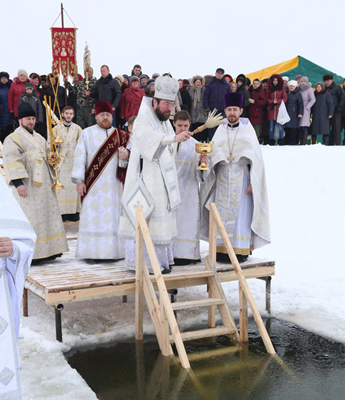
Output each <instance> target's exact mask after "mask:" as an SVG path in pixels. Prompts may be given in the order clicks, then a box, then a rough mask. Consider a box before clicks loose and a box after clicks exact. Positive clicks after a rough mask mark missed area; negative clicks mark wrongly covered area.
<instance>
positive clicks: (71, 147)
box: [53, 106, 81, 221]
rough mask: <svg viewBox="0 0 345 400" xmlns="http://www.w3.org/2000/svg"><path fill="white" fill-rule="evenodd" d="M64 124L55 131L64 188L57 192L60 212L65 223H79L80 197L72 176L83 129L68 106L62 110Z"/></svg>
mask: <svg viewBox="0 0 345 400" xmlns="http://www.w3.org/2000/svg"><path fill="white" fill-rule="evenodd" d="M61 117H62V120H63V123H62V124H58V125H56V126H55V127H54V129H53V134H54V137H55V139H56V138H58V139H60V140H61V143H59V144H58V151H59V155H60V157H61V161H60V162H59V179H60V182H61V183H62V185H63V186H64V189H63V190H57V191H56V195H57V198H58V202H59V206H60V211H61V215H62V220H63V221H78V220H79V212H80V196H79V195H78V193H77V191H76V190H75V184H73V183H72V180H71V174H72V168H73V162H74V151H75V148H76V146H77V142H78V139H79V137H80V134H81V127H80V126H79V125H77V124H75V123H74V122H72V120H73V118H74V110H73V108H72V107H70V106H67V107H65V108H64V109H63V110H62V113H61Z"/></svg>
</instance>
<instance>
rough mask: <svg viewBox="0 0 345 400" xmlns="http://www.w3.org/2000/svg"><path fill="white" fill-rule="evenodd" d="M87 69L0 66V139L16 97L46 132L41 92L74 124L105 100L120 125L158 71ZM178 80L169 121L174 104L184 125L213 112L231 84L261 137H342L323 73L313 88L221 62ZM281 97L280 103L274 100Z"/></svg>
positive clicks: (89, 120) (338, 110) (342, 100)
mask: <svg viewBox="0 0 345 400" xmlns="http://www.w3.org/2000/svg"><path fill="white" fill-rule="evenodd" d="M87 72H88V74H87V81H86V78H83V77H82V76H81V75H80V74H78V75H76V76H75V77H74V78H73V80H72V83H70V82H68V79H67V78H64V80H63V86H61V85H60V82H59V79H58V77H56V76H54V75H53V74H51V73H50V74H47V75H39V74H37V73H31V74H30V75H28V74H27V72H26V71H25V70H24V69H20V70H19V71H18V74H17V76H16V77H15V78H14V79H13V81H12V80H11V79H10V77H9V74H8V73H7V72H0V81H1V83H0V141H2V142H3V141H4V139H5V137H6V136H7V135H8V134H9V133H11V132H12V131H13V130H14V128H16V127H17V126H18V105H19V104H21V103H22V102H28V103H29V104H30V105H31V106H32V107H33V108H34V109H35V111H36V115H37V117H36V126H35V130H36V131H37V132H38V133H40V134H41V135H42V136H43V137H46V135H47V130H46V121H45V112H44V107H42V102H43V101H44V99H46V101H47V104H51V105H52V107H53V108H54V112H55V114H56V116H57V117H59V115H60V113H61V111H62V109H63V108H64V107H65V106H66V105H69V106H71V107H72V108H73V109H74V114H75V115H74V119H73V122H75V123H77V124H78V125H79V126H80V127H81V128H82V129H84V128H86V127H88V126H92V125H94V124H95V116H94V112H95V104H96V102H97V101H99V100H106V101H108V102H109V103H110V104H112V107H113V126H117V127H120V128H124V127H125V126H127V124H128V120H129V119H130V118H131V117H133V116H136V115H137V114H138V111H139V107H140V104H141V100H142V98H143V97H145V96H147V97H153V95H154V92H155V81H156V79H157V77H158V76H159V74H158V73H154V74H153V75H152V77H151V78H150V77H149V76H148V75H146V74H144V73H143V72H142V68H141V66H140V65H138V64H136V65H134V67H133V69H132V71H131V74H129V75H127V74H123V75H116V76H115V77H113V75H112V74H111V73H110V69H109V67H108V66H107V65H103V66H102V67H101V68H100V73H101V77H100V78H99V79H96V77H94V71H93V68H90V69H89V70H88V71H87ZM168 75H170V74H168ZM178 82H179V90H178V93H177V94H176V98H175V103H176V107H175V109H174V110H173V112H172V113H171V116H170V122H171V123H172V121H173V118H174V113H175V112H178V111H180V110H185V111H188V112H189V113H190V115H191V119H192V124H191V130H192V131H193V130H195V129H196V128H197V127H198V126H200V125H202V124H203V123H204V122H205V120H206V118H207V114H208V112H209V111H213V110H215V109H216V110H218V112H219V113H221V112H222V96H223V95H224V94H226V93H230V92H234V93H241V94H242V95H243V96H244V104H243V113H242V117H247V118H249V120H250V122H251V123H252V125H253V127H254V129H255V131H256V134H257V137H258V140H259V143H261V144H270V145H274V144H278V145H297V144H299V145H304V144H306V143H307V137H309V138H311V139H312V140H311V142H312V143H316V140H317V136H318V135H321V136H322V139H321V140H322V142H323V144H325V145H341V144H343V145H344V144H345V139H344V141H343V143H341V137H342V131H343V129H344V128H345V94H344V86H343V87H342V86H340V85H337V84H336V83H335V82H334V81H333V75H331V74H326V75H324V76H323V81H322V82H321V81H320V82H316V83H315V84H314V90H313V88H312V83H311V82H309V80H308V77H307V76H301V75H297V76H294V77H287V76H280V75H279V74H273V75H272V76H271V77H269V78H267V79H263V80H262V81H260V80H259V79H254V81H253V82H251V81H250V79H249V78H247V77H246V76H245V75H244V74H239V75H238V76H237V77H236V79H233V78H232V76H231V75H229V74H225V71H224V69H222V68H218V69H217V70H216V73H215V75H214V76H212V75H206V76H200V75H195V76H193V77H192V78H191V79H179V80H178ZM282 103H284V106H285V107H284V106H282V107H281V105H282ZM281 108H283V109H281ZM281 113H282V114H283V115H284V113H285V115H288V117H289V118H288V119H289V121H288V122H283V123H280V122H281V121H280V115H281ZM283 121H284V120H283ZM214 132H215V130H214V129H211V130H209V131H204V132H203V133H200V134H198V135H197V136H196V139H197V140H199V141H205V140H207V139H209V140H210V139H212V136H213V134H214ZM318 139H319V140H320V137H319V138H318Z"/></svg>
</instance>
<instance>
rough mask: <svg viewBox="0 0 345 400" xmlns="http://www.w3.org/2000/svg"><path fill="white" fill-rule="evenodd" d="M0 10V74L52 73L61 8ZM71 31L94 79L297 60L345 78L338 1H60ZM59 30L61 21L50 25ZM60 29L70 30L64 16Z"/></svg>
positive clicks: (24, 4) (37, 4) (40, 1)
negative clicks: (135, 70)
mask: <svg viewBox="0 0 345 400" xmlns="http://www.w3.org/2000/svg"><path fill="white" fill-rule="evenodd" d="M3 3H4V4H2V7H1V24H0V32H1V57H0V71H7V72H9V74H10V76H11V78H13V77H14V76H16V75H17V71H18V69H20V68H24V69H26V70H27V72H28V73H29V74H30V73H31V72H37V73H39V74H46V73H48V72H51V65H52V50H51V32H50V27H51V26H52V24H53V23H54V21H55V19H56V17H57V16H58V15H59V13H60V5H61V1H56V0H49V1H46V0H31V1H24V0H12V1H9V0H5V1H4V2H3ZM63 4H64V8H65V9H66V11H67V13H68V14H69V16H70V17H71V19H72V20H73V22H74V24H75V25H76V27H77V28H78V31H77V62H78V68H79V72H80V73H81V74H82V75H84V74H83V54H84V48H85V42H86V41H87V43H88V45H89V48H90V51H91V63H92V66H93V67H94V69H95V75H96V76H97V77H99V76H100V73H99V68H100V66H101V65H102V64H108V65H109V67H110V71H111V73H112V74H113V76H115V75H117V74H124V73H127V74H130V72H131V69H132V67H133V65H134V64H137V63H138V64H140V65H141V66H142V68H143V72H144V73H147V74H148V75H150V76H151V75H152V74H153V73H154V72H158V73H164V72H167V71H170V72H171V73H172V75H173V76H174V77H175V78H190V77H192V76H193V75H195V74H201V75H205V74H214V72H215V70H216V68H217V67H222V68H224V69H225V71H226V72H227V73H229V74H231V75H232V76H233V77H236V76H237V75H238V74H239V73H250V72H253V71H256V70H259V69H261V68H264V67H267V66H270V65H272V64H277V63H280V62H282V61H286V60H288V59H291V58H293V57H296V56H297V55H301V56H303V57H305V58H307V59H309V60H311V61H313V62H315V63H317V64H319V65H321V66H323V67H325V68H327V69H329V70H331V71H333V72H335V73H338V74H339V75H342V76H345V60H344V50H343V43H344V38H345V35H344V33H345V32H344V31H345V24H344V23H343V21H344V11H345V1H344V0H328V1H321V0H313V1H310V0H307V1H304V2H302V1H300V0H298V1H297V0H291V1H289V2H283V4H281V3H280V2H277V1H273V0H262V1H254V0H247V1H238V2H231V1H226V2H220V1H219V2H214V1H204V0H200V1H195V0H194V1H193V0H192V1H186V0H185V1H181V0H174V1H170V2H166V1H164V0H163V1H162V0H161V1H158V0H146V1H145V0H141V1H137V0H131V1H122V0H116V1H115V0H108V1H104V0H99V1H94V0H82V1H81V0H78V1H76V0H65V1H64V2H63ZM54 26H56V27H60V26H61V20H60V18H59V19H58V20H57V22H56V23H55V25H54ZM65 27H73V24H72V23H71V22H70V20H69V18H68V17H67V15H65Z"/></svg>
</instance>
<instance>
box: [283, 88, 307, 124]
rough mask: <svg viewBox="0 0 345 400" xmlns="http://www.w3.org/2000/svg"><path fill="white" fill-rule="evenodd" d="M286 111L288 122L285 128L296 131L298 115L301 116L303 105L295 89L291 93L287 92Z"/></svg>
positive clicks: (299, 94)
mask: <svg viewBox="0 0 345 400" xmlns="http://www.w3.org/2000/svg"><path fill="white" fill-rule="evenodd" d="M285 106H286V111H287V112H288V114H289V117H290V121H289V122H288V123H287V124H285V125H284V126H286V128H291V129H297V128H298V127H299V120H300V118H298V115H303V111H304V105H303V99H302V96H301V93H300V92H299V91H298V90H297V89H295V90H294V91H293V92H287V102H286V104H285Z"/></svg>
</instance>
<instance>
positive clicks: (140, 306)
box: [135, 222, 144, 340]
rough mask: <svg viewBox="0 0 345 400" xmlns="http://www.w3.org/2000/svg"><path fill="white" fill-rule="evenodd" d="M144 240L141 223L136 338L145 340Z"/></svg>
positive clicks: (137, 241)
mask: <svg viewBox="0 0 345 400" xmlns="http://www.w3.org/2000/svg"><path fill="white" fill-rule="evenodd" d="M143 264H144V242H143V235H142V233H141V231H140V226H139V223H138V222H136V226H135V271H136V272H135V338H136V340H143V338H144V334H143V327H144V273H143Z"/></svg>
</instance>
